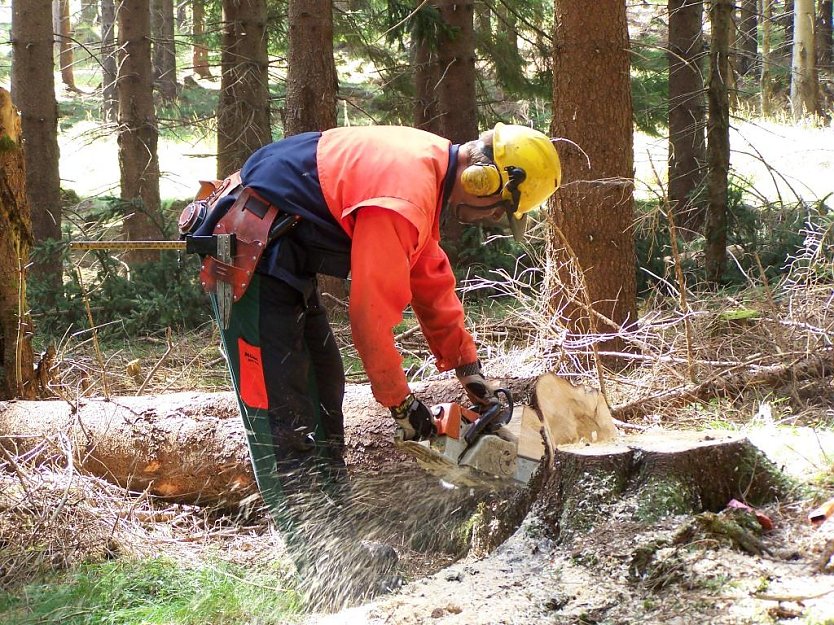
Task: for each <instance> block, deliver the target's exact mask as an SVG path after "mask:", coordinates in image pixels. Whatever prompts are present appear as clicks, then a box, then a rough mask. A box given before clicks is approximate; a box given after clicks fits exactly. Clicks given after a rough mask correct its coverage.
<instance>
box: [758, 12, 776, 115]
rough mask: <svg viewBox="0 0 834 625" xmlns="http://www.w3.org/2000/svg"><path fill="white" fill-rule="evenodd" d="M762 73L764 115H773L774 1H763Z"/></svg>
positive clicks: (774, 87) (774, 84)
mask: <svg viewBox="0 0 834 625" xmlns="http://www.w3.org/2000/svg"><path fill="white" fill-rule="evenodd" d="M761 28H762V72H761V76H760V85H761V102H762V115H764V116H765V117H769V116H770V115H772V114H773V107H774V92H775V90H776V82H775V80H774V76H773V57H774V54H773V0H762V19H761Z"/></svg>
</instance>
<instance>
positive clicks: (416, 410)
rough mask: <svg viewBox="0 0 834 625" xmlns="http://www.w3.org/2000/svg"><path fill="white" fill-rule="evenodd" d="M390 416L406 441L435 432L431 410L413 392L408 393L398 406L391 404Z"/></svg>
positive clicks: (419, 438) (417, 439) (424, 437)
mask: <svg viewBox="0 0 834 625" xmlns="http://www.w3.org/2000/svg"><path fill="white" fill-rule="evenodd" d="M389 410H391V416H392V417H394V421H396V422H397V426H398V427H399V428H400V430H402V436H403V439H404V440H407V441H423V440H426V439H427V438H430V437H431V436H432V435H433V434H434V433H435V427H434V419H433V418H432V416H431V411H430V410H429V409H428V408H427V407H426V405H425V404H424V403H423V402H421V401H420V400H419V399H417V398H416V397H414V393H409V394H408V395H406V396H405V399H404V400H402V401H401V402H400V405H399V406H393V407H391V408H390V409H389Z"/></svg>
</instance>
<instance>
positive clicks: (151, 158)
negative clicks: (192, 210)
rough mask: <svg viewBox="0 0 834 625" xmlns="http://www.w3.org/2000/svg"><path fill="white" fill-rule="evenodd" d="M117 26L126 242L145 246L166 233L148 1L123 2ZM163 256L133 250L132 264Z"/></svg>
mask: <svg viewBox="0 0 834 625" xmlns="http://www.w3.org/2000/svg"><path fill="white" fill-rule="evenodd" d="M118 25H119V50H120V58H119V78H118V97H119V131H118V143H119V168H120V171H121V196H122V200H123V201H124V203H125V205H126V206H127V207H128V208H127V209H126V210H127V214H126V217H125V223H124V231H125V238H127V239H129V240H132V241H141V240H143V239H155V238H158V237H159V236H160V235H161V232H162V231H161V228H160V225H161V224H160V217H159V210H160V198H159V160H158V156H157V141H158V131H157V127H156V114H155V112H154V103H153V79H152V71H151V46H150V5H149V2H148V0H121V2H119V5H118ZM158 257H159V252H157V251H133V252H131V255H130V262H134V263H137V262H146V261H150V260H155V259H157V258H158Z"/></svg>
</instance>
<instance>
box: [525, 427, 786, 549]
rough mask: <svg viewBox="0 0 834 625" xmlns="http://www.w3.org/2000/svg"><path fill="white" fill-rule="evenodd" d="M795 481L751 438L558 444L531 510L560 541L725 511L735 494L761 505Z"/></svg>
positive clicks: (677, 435)
mask: <svg viewBox="0 0 834 625" xmlns="http://www.w3.org/2000/svg"><path fill="white" fill-rule="evenodd" d="M789 489H790V482H789V479H788V478H787V477H786V476H785V475H784V474H782V473H781V472H780V471H779V469H778V468H777V467H776V466H775V465H774V464H773V463H772V462H771V461H770V460H768V459H767V457H766V456H765V455H764V454H763V453H762V452H761V451H760V450H759V449H758V448H756V447H755V446H754V445H753V444H752V443H750V441H748V440H747V439H746V438H745V437H743V436H741V435H738V434H735V433H727V432H686V431H675V432H672V431H666V432H656V433H644V434H637V435H630V436H624V437H622V438H620V439H618V440H615V441H611V442H606V443H602V444H589V443H574V444H568V445H559V446H557V447H556V448H555V450H554V455H553V463H552V466H551V468H550V472H549V477H548V478H547V479H546V481H545V483H544V485H543V487H542V490H541V493H540V494H539V498H538V500H537V501H536V504H535V506H534V507H533V510H532V514H534V515H536V516H537V517H538V518H540V519H541V520H542V521H544V523H545V525H546V527H547V528H548V529H549V530H550V531H551V532H552V533H553V535H554V536H556V537H558V538H559V539H560V540H570V538H571V537H572V536H573V535H574V534H576V533H577V532H586V531H588V530H591V529H592V528H593V527H595V526H596V525H597V524H599V523H601V522H602V521H612V520H622V521H623V522H640V523H645V524H648V523H652V522H654V521H657V520H658V519H660V518H663V517H665V516H671V515H677V514H693V513H699V512H703V511H712V512H717V511H720V510H722V509H723V508H724V507H725V506H726V505H727V503H728V502H729V501H730V500H731V499H738V500H740V501H744V502H747V503H749V504H751V505H754V506H756V505H761V504H763V503H766V502H769V501H772V500H774V499H776V498H778V497H780V496H783V495H784V494H785V493H786V492H787V491H788V490H789Z"/></svg>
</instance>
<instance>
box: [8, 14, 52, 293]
mask: <svg viewBox="0 0 834 625" xmlns="http://www.w3.org/2000/svg"><path fill="white" fill-rule="evenodd" d="M52 46H53V33H52V2H51V0H27V2H25V3H23V2H15V3H14V4H13V5H12V49H13V51H14V57H13V63H12V81H11V82H12V97H13V98H14V101H15V103H16V105H17V108H18V110H19V111H20V113H21V127H22V132H23V146H24V150H23V153H24V158H25V162H26V193H27V198H28V202H29V204H28V206H29V210H31V219H32V228H33V233H34V236H35V241H36V242H38V243H47V245H48V244H49V242H52V244H53V245H48V247H47V249H46V250H44V252H45V253H44V254H43V255H41V256H39V257H37V258H36V259H35V260H36V262H35V264H34V266H33V271H32V275H33V276H36V277H38V278H39V279H41V280H44V281H45V282H46V283H47V284H48V288H49V290H50V291H52V292H54V293H58V292H59V290H60V289H61V287H62V286H63V280H62V276H63V271H62V261H61V254H60V251H59V249H58V248H57V247H56V246H55V245H54V243H57V242H58V241H60V239H61V177H60V174H59V169H58V163H59V160H60V159H59V150H58V104H57V102H56V100H55V77H54V73H53V70H54V61H53V56H52Z"/></svg>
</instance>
